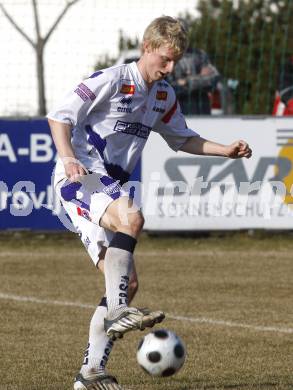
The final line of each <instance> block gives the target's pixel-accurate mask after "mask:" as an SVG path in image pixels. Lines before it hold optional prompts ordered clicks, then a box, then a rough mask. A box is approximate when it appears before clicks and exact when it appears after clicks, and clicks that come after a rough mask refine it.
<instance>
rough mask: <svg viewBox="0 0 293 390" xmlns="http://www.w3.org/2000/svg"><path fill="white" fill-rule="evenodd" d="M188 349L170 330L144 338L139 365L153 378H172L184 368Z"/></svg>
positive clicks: (138, 355)
mask: <svg viewBox="0 0 293 390" xmlns="http://www.w3.org/2000/svg"><path fill="white" fill-rule="evenodd" d="M185 357H186V349H185V345H184V344H183V342H182V340H181V339H180V338H179V337H178V336H177V335H176V334H175V333H174V332H171V331H170V330H168V329H159V330H155V331H153V332H151V333H148V334H147V335H146V336H144V337H143V338H142V339H141V340H140V343H139V345H138V349H137V361H138V364H139V365H140V366H141V367H142V368H143V369H144V370H145V371H146V372H147V373H148V374H150V375H152V376H163V377H164V376H171V375H173V374H175V372H177V371H178V370H179V369H180V368H181V367H182V366H183V363H184V361H185Z"/></svg>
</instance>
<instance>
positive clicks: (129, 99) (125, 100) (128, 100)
mask: <svg viewBox="0 0 293 390" xmlns="http://www.w3.org/2000/svg"><path fill="white" fill-rule="evenodd" d="M119 103H121V104H122V105H123V106H129V105H130V104H131V103H132V97H131V96H130V97H126V96H123V98H122V99H120V101H119ZM117 111H118V112H126V113H128V114H131V113H132V108H131V107H118V108H117Z"/></svg>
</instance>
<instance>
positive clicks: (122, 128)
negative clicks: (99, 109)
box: [114, 121, 152, 139]
mask: <svg viewBox="0 0 293 390" xmlns="http://www.w3.org/2000/svg"><path fill="white" fill-rule="evenodd" d="M151 130H152V128H151V127H149V126H146V125H143V124H142V123H139V122H134V123H131V122H123V121H117V122H116V124H115V127H114V131H117V132H120V133H124V134H132V135H135V136H136V137H139V138H145V139H147V138H148V136H149V135H150V132H151Z"/></svg>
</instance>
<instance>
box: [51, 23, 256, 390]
mask: <svg viewBox="0 0 293 390" xmlns="http://www.w3.org/2000/svg"><path fill="white" fill-rule="evenodd" d="M186 46H187V32H186V30H185V29H184V27H183V25H182V24H181V23H180V21H178V20H176V19H173V18H171V17H169V16H163V17H159V18H157V19H155V20H154V21H153V22H152V23H151V24H150V25H149V26H148V27H147V29H146V31H145V33H144V36H143V43H142V55H141V58H140V59H139V61H138V62H137V63H136V62H133V63H130V64H126V65H119V66H114V67H111V68H108V69H103V70H100V71H97V72H95V73H94V74H93V75H91V76H90V77H89V78H88V79H86V80H84V81H83V82H81V83H80V84H79V85H77V86H76V87H75V88H74V89H73V90H72V91H71V92H70V93H69V94H68V95H67V97H65V98H64V100H63V102H61V103H60V104H59V105H58V106H57V108H56V109H54V110H53V111H51V112H50V113H49V114H48V120H49V124H50V127H51V131H52V136H53V139H54V142H55V145H56V148H57V151H58V155H59V159H58V162H57V166H56V173H55V188H56V192H57V194H58V195H59V197H60V199H61V201H62V204H63V206H64V208H65V210H66V212H67V213H68V215H69V216H70V218H71V219H72V222H73V224H74V226H75V228H76V230H77V232H78V233H79V235H80V237H81V239H82V241H83V243H84V245H85V247H86V248H87V250H88V253H89V255H90V256H91V258H92V260H93V261H94V263H95V264H96V266H97V268H98V269H100V270H101V271H102V272H103V273H104V275H105V286H106V293H105V296H104V297H103V298H102V300H101V303H100V304H99V306H98V307H97V309H96V311H95V313H94V315H93V317H92V320H91V324H90V330H89V343H88V347H87V350H86V353H85V359H84V362H83V365H82V367H81V370H80V373H79V374H78V375H77V377H76V380H75V383H74V389H75V390H84V389H122V387H121V386H120V385H118V383H117V381H116V379H115V378H114V377H113V376H111V375H108V374H107V372H106V371H105V366H106V363H107V360H108V357H109V354H110V352H111V348H112V346H113V341H114V340H115V339H116V338H120V337H122V336H123V335H124V333H126V332H128V331H131V330H135V329H144V328H146V327H152V326H154V325H155V324H156V323H158V322H161V321H162V320H163V319H164V313H163V312H162V311H150V310H148V309H138V308H135V307H130V306H129V303H130V301H131V299H132V298H133V296H134V295H135V293H136V290H137V285H138V284H137V283H138V282H137V275H136V271H135V266H134V261H133V253H134V250H135V245H136V242H137V239H138V236H139V234H140V232H141V230H142V227H143V223H144V219H143V215H142V213H141V211H140V209H139V207H138V206H135V204H134V202H133V199H132V196H131V194H130V193H128V192H127V190H125V189H124V188H122V186H123V184H124V183H126V182H127V181H128V179H129V176H130V174H131V172H132V170H133V169H134V167H135V165H136V163H137V161H138V159H139V157H140V156H141V153H142V150H143V148H144V145H145V143H146V141H147V139H148V136H149V134H150V132H151V131H156V132H158V133H160V134H161V136H162V137H163V138H164V139H165V140H166V142H167V143H168V145H169V146H170V147H171V148H172V149H174V150H175V151H177V150H182V151H184V152H187V153H190V154H200V155H212V156H225V157H230V158H241V157H247V158H249V157H250V156H251V150H250V148H249V146H248V144H247V143H246V142H245V141H236V142H234V143H232V144H231V145H221V144H217V143H214V142H211V141H207V140H205V139H204V138H201V137H200V136H199V135H198V134H197V133H196V132H195V131H194V130H191V129H189V128H188V127H187V126H186V123H185V120H184V117H183V115H182V113H181V111H180V107H179V105H178V103H177V100H176V96H175V93H174V90H173V88H172V87H171V86H170V85H169V84H168V83H167V82H166V81H164V78H165V77H166V76H167V75H168V74H170V73H171V72H172V71H173V69H174V66H175V64H176V63H177V61H178V60H179V59H180V58H181V57H182V55H183V53H184V50H185V49H186ZM154 158H155V156H154Z"/></svg>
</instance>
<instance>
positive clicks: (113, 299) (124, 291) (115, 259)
mask: <svg viewBox="0 0 293 390" xmlns="http://www.w3.org/2000/svg"><path fill="white" fill-rule="evenodd" d="M135 245H136V239H135V238H133V237H131V236H129V235H127V234H124V233H121V232H117V233H115V235H114V238H113V239H112V241H111V242H110V245H109V248H108V249H107V252H106V256H105V263H104V269H105V282H106V296H107V304H108V314H107V319H108V320H109V319H114V318H116V317H117V316H119V314H121V313H122V312H123V311H125V309H126V308H127V307H128V283H129V275H130V272H131V269H132V263H133V251H134V248H135Z"/></svg>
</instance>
